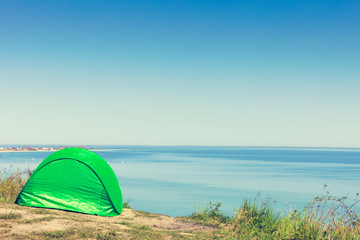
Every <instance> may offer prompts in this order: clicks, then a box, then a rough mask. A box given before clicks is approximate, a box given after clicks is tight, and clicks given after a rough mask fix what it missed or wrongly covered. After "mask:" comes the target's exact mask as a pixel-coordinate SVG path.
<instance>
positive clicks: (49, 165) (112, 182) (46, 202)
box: [15, 148, 122, 216]
mask: <svg viewBox="0 0 360 240" xmlns="http://www.w3.org/2000/svg"><path fill="white" fill-rule="evenodd" d="M15 203H17V204H19V205H24V206H32V207H43V208H54V209H61V210H68V211H74V212H81V213H88V214H94V215H100V216H116V215H119V214H121V213H122V195H121V190H120V185H119V182H118V180H117V178H116V175H115V173H114V171H113V170H112V168H111V167H110V165H109V164H108V163H107V162H106V161H105V160H104V159H102V158H101V157H100V156H99V155H97V154H96V153H94V152H91V151H89V150H86V149H82V148H66V149H62V150H60V151H57V152H55V153H53V154H51V155H50V156H48V157H47V158H46V159H45V160H43V161H42V162H41V163H40V164H39V166H38V167H37V168H36V169H35V171H34V172H33V174H32V175H31V177H30V178H29V180H28V181H27V183H26V184H25V186H24V188H23V189H22V191H21V192H20V194H19V196H18V197H17V199H16V201H15Z"/></svg>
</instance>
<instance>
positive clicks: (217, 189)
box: [0, 146, 360, 216]
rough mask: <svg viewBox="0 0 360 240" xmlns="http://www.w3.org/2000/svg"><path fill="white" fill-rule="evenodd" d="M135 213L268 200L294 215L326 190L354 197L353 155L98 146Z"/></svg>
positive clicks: (359, 153) (6, 156)
mask: <svg viewBox="0 0 360 240" xmlns="http://www.w3.org/2000/svg"><path fill="white" fill-rule="evenodd" d="M94 148H101V149H104V150H101V151H95V152H96V153H97V154H99V155H100V156H101V157H103V158H104V159H105V160H106V161H108V162H109V164H110V165H111V167H112V168H113V169H114V171H115V173H116V175H117V177H118V179H119V182H120V186H121V189H122V193H123V198H124V199H125V200H129V201H130V205H131V206H132V207H133V208H135V209H141V210H144V211H150V212H155V213H160V214H166V215H170V216H181V215H188V214H191V213H192V212H193V211H194V210H195V209H196V208H202V207H204V206H206V204H207V203H208V202H209V201H212V202H216V201H219V202H222V204H223V205H222V210H223V211H225V212H227V213H229V214H231V213H232V211H233V209H234V208H238V207H239V206H240V204H241V203H242V201H243V200H244V199H245V198H251V199H253V198H254V197H255V196H256V195H257V193H259V192H261V196H262V197H263V198H264V199H265V198H266V197H268V196H270V197H271V198H272V199H273V200H274V201H276V204H275V207H276V208H277V209H278V210H279V211H282V210H285V209H289V208H290V207H294V208H298V209H301V208H303V207H304V206H305V205H306V204H307V203H308V202H310V201H311V200H312V199H313V198H314V197H315V196H318V195H320V194H321V193H322V191H323V186H324V184H327V185H328V187H327V189H326V190H327V191H330V193H331V194H332V195H335V196H339V197H340V196H346V195H349V196H355V194H356V193H357V192H360V149H339V148H261V147H177V146H171V147H155V146H145V147H144V146H116V147H115V146H101V147H100V146H97V147H94ZM49 154H51V153H49V152H21V153H1V156H0V167H7V168H9V167H10V165H13V167H12V169H15V168H20V169H21V168H24V167H30V168H35V167H36V166H37V165H38V164H39V163H40V162H41V161H42V160H43V159H44V158H45V157H46V156H48V155H49Z"/></svg>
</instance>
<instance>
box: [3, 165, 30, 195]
mask: <svg viewBox="0 0 360 240" xmlns="http://www.w3.org/2000/svg"><path fill="white" fill-rule="evenodd" d="M11 168H12V166H11V167H10V168H9V169H7V168H3V169H0V201H14V200H15V199H16V197H17V195H18V194H19V193H20V191H21V189H22V188H23V187H24V185H25V183H26V181H27V179H28V178H29V177H30V175H31V174H32V171H31V170H29V169H26V170H23V171H20V169H17V170H15V171H12V169H11Z"/></svg>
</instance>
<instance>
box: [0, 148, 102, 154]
mask: <svg viewBox="0 0 360 240" xmlns="http://www.w3.org/2000/svg"><path fill="white" fill-rule="evenodd" d="M62 149H65V148H62ZM62 149H41V150H40V149H39V150H11V149H4V150H2V149H0V153H17V152H18V153H23V152H56V151H59V150H62ZM88 150H90V151H106V150H107V149H88Z"/></svg>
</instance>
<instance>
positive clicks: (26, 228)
mask: <svg viewBox="0 0 360 240" xmlns="http://www.w3.org/2000/svg"><path fill="white" fill-rule="evenodd" d="M10 213H16V214H19V215H20V216H21V217H20V218H19V219H4V218H5V217H3V219H0V239H14V238H15V237H14V236H16V238H17V239H18V238H22V236H23V237H24V238H25V237H29V236H34V239H36V237H35V236H36V234H37V233H41V232H51V231H63V230H66V229H70V228H84V227H85V228H89V229H97V230H104V229H113V230H115V231H117V232H121V231H123V230H129V228H131V227H133V226H136V227H137V229H141V227H143V228H144V227H145V229H149V228H151V229H152V230H166V231H176V232H178V233H183V234H188V235H191V234H192V233H194V232H195V233H196V232H204V231H205V232H209V231H213V230H215V229H214V228H211V227H208V226H203V225H199V224H195V223H192V222H189V221H185V220H183V219H181V218H172V217H169V216H165V215H157V214H152V213H147V212H143V211H136V210H132V209H124V211H123V213H122V214H121V215H119V216H116V217H101V216H94V215H87V214H81V213H74V212H66V211H60V210H52V209H43V208H31V207H24V206H19V205H16V204H13V203H0V216H7V214H10ZM139 226H140V227H139ZM146 227H148V228H146ZM151 229H150V230H151ZM127 232H130V235H129V236H131V231H127ZM129 238H131V239H137V238H132V237H129ZM30 239H33V238H32V237H30Z"/></svg>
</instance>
